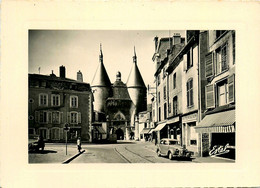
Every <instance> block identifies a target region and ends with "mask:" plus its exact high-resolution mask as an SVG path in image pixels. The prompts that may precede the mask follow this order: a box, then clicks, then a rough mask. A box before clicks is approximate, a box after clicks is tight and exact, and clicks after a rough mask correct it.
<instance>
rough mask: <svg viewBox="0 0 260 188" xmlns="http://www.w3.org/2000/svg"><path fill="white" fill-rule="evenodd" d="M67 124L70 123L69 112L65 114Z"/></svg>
mask: <svg viewBox="0 0 260 188" xmlns="http://www.w3.org/2000/svg"><path fill="white" fill-rule="evenodd" d="M67 123H70V112H67Z"/></svg>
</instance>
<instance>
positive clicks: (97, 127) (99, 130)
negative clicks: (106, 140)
mask: <svg viewBox="0 0 260 188" xmlns="http://www.w3.org/2000/svg"><path fill="white" fill-rule="evenodd" d="M95 128H96V129H97V130H98V132H99V133H101V134H106V131H105V130H104V129H103V128H102V127H100V126H96V127H95Z"/></svg>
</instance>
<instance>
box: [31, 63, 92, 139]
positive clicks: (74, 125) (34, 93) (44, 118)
mask: <svg viewBox="0 0 260 188" xmlns="http://www.w3.org/2000/svg"><path fill="white" fill-rule="evenodd" d="M65 75H66V69H65V67H64V66H61V67H60V76H59V77H58V76H56V75H55V74H53V73H52V74H51V75H40V74H29V96H28V98H29V100H28V101H29V104H28V107H29V126H28V129H29V136H30V135H41V136H43V138H44V139H46V140H49V141H64V140H65V138H66V134H67V136H68V140H76V139H77V137H81V138H82V140H84V141H88V142H91V140H92V136H91V121H92V120H91V119H92V102H93V96H92V92H91V89H90V85H89V84H88V83H84V82H83V76H82V73H81V72H80V71H79V72H78V73H77V78H78V80H72V79H69V78H66V76H65ZM65 125H67V126H68V127H70V131H69V132H68V133H67V132H66V131H65V130H64V127H65Z"/></svg>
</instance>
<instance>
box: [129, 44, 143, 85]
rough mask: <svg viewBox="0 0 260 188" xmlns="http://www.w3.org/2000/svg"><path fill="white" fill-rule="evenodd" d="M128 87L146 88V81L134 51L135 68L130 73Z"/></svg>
mask: <svg viewBox="0 0 260 188" xmlns="http://www.w3.org/2000/svg"><path fill="white" fill-rule="evenodd" d="M126 85H127V87H128V88H129V87H146V86H145V84H144V80H143V78H142V76H141V73H140V71H139V69H138V66H137V57H136V53H135V49H134V56H133V66H132V69H131V71H130V74H129V77H128V80H127V83H126Z"/></svg>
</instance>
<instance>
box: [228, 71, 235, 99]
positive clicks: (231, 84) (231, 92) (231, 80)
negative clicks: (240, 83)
mask: <svg viewBox="0 0 260 188" xmlns="http://www.w3.org/2000/svg"><path fill="white" fill-rule="evenodd" d="M228 101H229V103H232V102H235V75H234V74H233V75H232V76H230V77H228Z"/></svg>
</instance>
